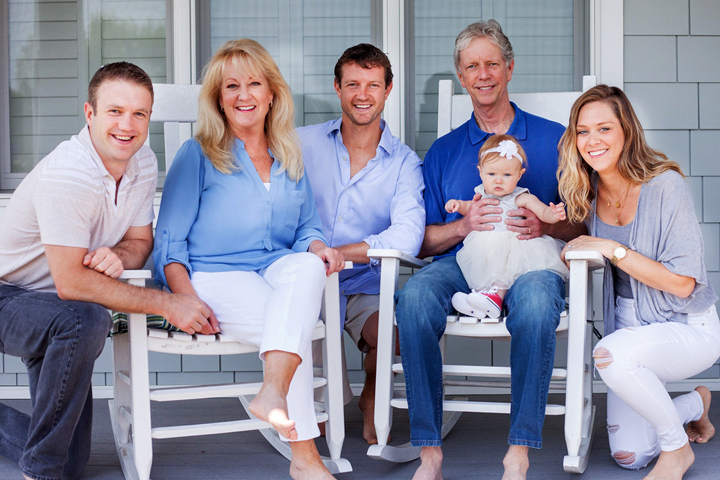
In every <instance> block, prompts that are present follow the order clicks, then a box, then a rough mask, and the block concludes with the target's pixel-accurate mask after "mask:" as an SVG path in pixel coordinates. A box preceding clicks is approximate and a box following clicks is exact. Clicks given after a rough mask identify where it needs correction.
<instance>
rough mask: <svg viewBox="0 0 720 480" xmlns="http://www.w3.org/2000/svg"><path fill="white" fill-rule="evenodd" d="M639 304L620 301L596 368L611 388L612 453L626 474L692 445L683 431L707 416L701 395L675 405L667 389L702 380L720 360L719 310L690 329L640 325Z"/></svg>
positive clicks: (692, 321) (692, 319) (693, 321)
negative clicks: (667, 385)
mask: <svg viewBox="0 0 720 480" xmlns="http://www.w3.org/2000/svg"><path fill="white" fill-rule="evenodd" d="M634 303H635V302H634V300H632V299H628V298H622V297H618V298H617V302H616V308H615V319H616V324H617V326H618V330H616V331H615V332H613V333H612V334H610V335H608V336H606V337H605V338H603V339H602V340H601V341H600V342H598V344H597V346H596V347H595V350H594V352H593V355H594V357H595V367H596V368H597V371H598V372H599V373H600V376H601V377H602V379H603V381H604V382H605V384H606V385H607V386H608V398H607V410H608V413H607V425H608V436H609V441H610V452H611V453H612V456H613V458H614V459H615V461H616V462H617V463H618V465H620V466H621V467H624V468H630V469H635V470H637V469H640V468H643V467H645V466H647V464H648V463H649V462H650V461H651V460H652V459H653V458H655V457H656V456H658V455H659V454H660V452H661V451H672V450H677V449H678V448H680V447H682V446H684V445H685V444H686V443H687V442H688V438H687V434H686V433H685V429H684V425H685V424H686V423H688V422H692V421H695V420H698V419H699V418H700V416H701V415H702V413H703V403H702V398H701V397H700V394H699V393H697V392H696V391H692V392H690V393H687V394H685V395H681V396H679V397H676V398H675V399H671V398H670V395H669V394H668V392H667V390H665V383H666V382H672V381H678V380H684V379H686V378H689V377H692V376H693V375H697V374H698V373H700V372H702V371H704V370H706V369H707V368H709V367H710V366H711V365H713V364H714V363H715V361H716V360H717V358H718V356H720V320H718V314H717V311H716V309H715V306H712V307H711V308H709V309H708V310H707V311H705V312H703V313H700V314H694V315H689V316H688V323H687V325H686V324H682V323H678V322H664V323H653V324H650V325H641V324H640V322H639V321H638V319H637V318H636V317H635V308H634Z"/></svg>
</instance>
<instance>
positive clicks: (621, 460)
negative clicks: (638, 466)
mask: <svg viewBox="0 0 720 480" xmlns="http://www.w3.org/2000/svg"><path fill="white" fill-rule="evenodd" d="M612 456H613V458H614V459H615V461H616V462H617V463H618V465H620V466H630V465H632V464H633V463H635V454H634V453H633V452H622V451H621V452H615V453H613V454H612Z"/></svg>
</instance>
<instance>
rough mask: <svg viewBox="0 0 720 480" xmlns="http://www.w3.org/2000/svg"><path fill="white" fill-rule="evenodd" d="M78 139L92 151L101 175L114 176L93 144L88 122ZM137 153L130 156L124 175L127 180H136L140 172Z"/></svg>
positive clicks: (91, 155) (91, 153)
mask: <svg viewBox="0 0 720 480" xmlns="http://www.w3.org/2000/svg"><path fill="white" fill-rule="evenodd" d="M77 139H78V141H79V142H80V144H82V145H83V146H84V147H85V148H86V149H87V151H88V152H90V157H92V159H93V161H94V162H95V165H97V168H98V171H99V172H100V175H101V176H103V177H110V178H113V177H112V175H110V172H108V169H107V168H106V167H105V164H104V163H103V161H102V159H101V158H100V155H98V153H97V150H95V145H93V143H92V138H90V127H89V126H88V125H87V124H85V126H84V127H83V129H82V130H80V133H78V135H77ZM141 148H142V147H141ZM136 155H137V153H136V154H135V155H133V156H132V158H130V161H129V162H128V166H127V168H126V169H125V173H124V174H123V176H122V178H123V179H124V180H125V181H131V180H134V179H135V177H137V176H138V174H139V173H140V169H139V168H140V167H139V166H138V164H137V159H136V158H135V156H136ZM113 181H114V180H113Z"/></svg>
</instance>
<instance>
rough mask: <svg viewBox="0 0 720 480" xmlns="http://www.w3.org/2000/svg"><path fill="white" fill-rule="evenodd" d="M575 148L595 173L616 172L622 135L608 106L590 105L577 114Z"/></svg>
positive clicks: (596, 103)
mask: <svg viewBox="0 0 720 480" xmlns="http://www.w3.org/2000/svg"><path fill="white" fill-rule="evenodd" d="M576 132H577V141H576V145H577V149H578V151H579V152H580V156H582V158H583V160H585V162H587V164H588V165H590V166H591V167H592V168H593V169H594V170H595V171H596V172H598V173H599V174H601V175H602V174H603V173H608V172H613V171H615V170H617V163H618V159H619V158H620V154H621V153H622V151H623V148H625V133H624V132H623V129H622V126H621V125H620V120H619V119H618V118H617V116H616V115H615V112H614V111H613V109H612V107H610V105H608V104H607V103H604V102H591V103H588V104H587V105H585V106H584V107H582V108H581V109H580V112H578V120H577V125H576Z"/></svg>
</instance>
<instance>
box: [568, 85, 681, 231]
mask: <svg viewBox="0 0 720 480" xmlns="http://www.w3.org/2000/svg"><path fill="white" fill-rule="evenodd" d="M593 102H602V103H605V104H606V105H608V106H609V107H610V108H611V109H612V111H613V112H614V113H615V116H616V117H617V119H618V120H619V122H620V125H621V127H622V129H623V133H624V134H625V145H624V147H623V149H622V152H621V153H620V158H619V159H618V163H617V168H618V171H619V172H620V175H622V176H623V177H624V178H626V179H628V180H630V181H631V182H634V183H645V182H648V181H650V180H652V179H653V178H655V177H656V176H658V175H660V174H661V173H663V172H666V171H668V170H674V171H676V172H678V173H679V174H680V175H682V170H681V169H680V166H679V165H678V164H677V163H675V162H673V161H670V160H668V158H667V156H665V154H664V153H662V152H660V151H659V150H655V149H653V148H650V146H649V145H648V144H647V142H646V141H645V134H644V132H643V128H642V125H640V121H639V120H638V118H637V115H635V110H633V107H632V105H631V104H630V100H628V98H627V96H626V95H625V93H624V92H623V91H622V90H621V89H619V88H617V87H610V86H608V85H604V84H603V85H597V86H595V87H593V88H591V89H589V90H588V91H586V92H585V93H583V94H582V95H580V97H579V98H578V99H577V100H575V103H574V104H573V106H572V109H571V110H570V121H569V122H568V127H567V129H566V130H565V133H564V134H563V136H562V138H561V139H560V145H559V150H560V162H559V166H558V171H557V176H558V191H559V192H560V197H561V198H562V199H563V201H564V202H565V204H566V208H567V216H568V219H569V220H570V221H571V222H574V223H576V222H582V221H583V220H585V218H586V217H587V216H588V214H589V213H590V209H591V206H592V201H593V200H594V199H595V196H596V195H597V192H596V191H595V190H594V189H593V186H592V182H591V175H592V172H593V169H592V168H591V167H590V165H588V164H587V163H586V162H585V161H584V160H583V159H582V157H581V156H580V152H579V151H578V149H577V122H578V116H579V115H580V110H582V108H583V107H584V106H585V105H588V104H589V103H593Z"/></svg>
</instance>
